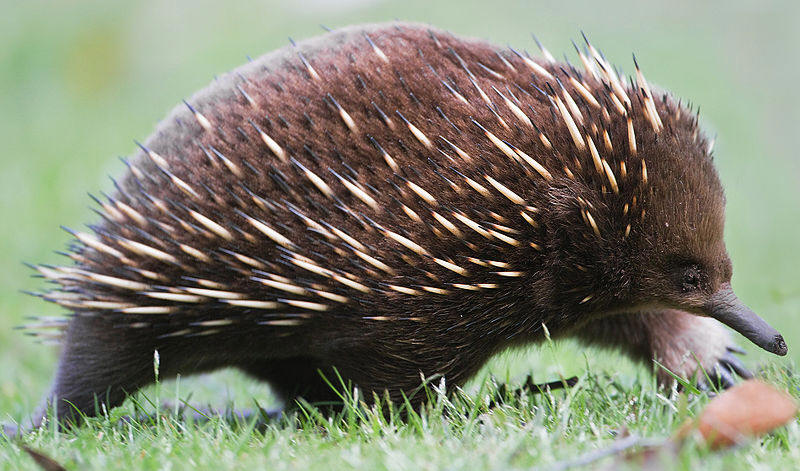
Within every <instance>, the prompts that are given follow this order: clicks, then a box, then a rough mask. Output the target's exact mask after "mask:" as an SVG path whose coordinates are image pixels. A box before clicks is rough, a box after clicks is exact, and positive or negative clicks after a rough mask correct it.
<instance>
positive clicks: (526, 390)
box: [489, 375, 578, 408]
mask: <svg viewBox="0 0 800 471" xmlns="http://www.w3.org/2000/svg"><path fill="white" fill-rule="evenodd" d="M576 384H578V377H577V376H573V377H571V378H566V379H559V380H556V381H548V382H546V383H535V382H533V377H532V376H531V375H528V377H527V378H525V384H523V385H522V386H520V387H518V388H516V389H514V390H513V391H512V392H511V393H510V394H509V392H508V385H507V384H506V383H502V384H500V385H499V386H498V387H497V391H495V393H494V395H493V396H492V399H491V400H490V401H489V407H490V408H491V407H495V406H496V405H498V404H501V403H503V402H505V400H506V399H507V398H514V399H519V398H521V397H522V396H523V395H524V394H541V393H546V392H550V391H555V390H557V389H569V388H571V387H573V386H575V385H576Z"/></svg>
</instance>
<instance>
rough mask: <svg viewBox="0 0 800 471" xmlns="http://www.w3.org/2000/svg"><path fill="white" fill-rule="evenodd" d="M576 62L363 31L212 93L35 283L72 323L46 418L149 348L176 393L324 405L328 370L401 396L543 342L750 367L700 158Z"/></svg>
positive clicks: (676, 117) (624, 90) (702, 147)
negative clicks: (217, 390) (739, 359)
mask: <svg viewBox="0 0 800 471" xmlns="http://www.w3.org/2000/svg"><path fill="white" fill-rule="evenodd" d="M587 47H588V49H586V50H584V52H580V54H581V59H582V60H583V62H584V63H585V67H586V68H585V69H582V70H581V71H579V70H577V69H576V68H575V67H573V66H572V65H570V64H566V63H557V62H553V61H548V60H540V59H531V58H529V57H527V56H526V55H524V54H521V53H517V52H516V51H513V50H508V49H500V48H497V47H495V46H494V45H491V44H489V43H487V42H484V41H480V40H470V39H463V38H458V37H455V36H453V35H451V34H449V33H445V32H441V31H438V30H434V29H432V28H430V27H427V26H421V25H414V24H404V23H396V24H386V25H370V26H359V27H351V28H345V29H341V30H338V31H334V32H331V33H329V34H325V35H323V36H321V37H319V38H316V39H312V40H308V41H304V42H301V43H298V44H296V45H292V46H289V47H286V48H284V49H281V50H279V51H276V52H273V53H271V54H268V55H265V56H263V57H261V58H259V59H257V60H254V61H252V62H250V63H248V64H246V65H244V66H242V67H240V68H239V69H236V70H235V71H233V72H231V73H229V74H227V75H225V76H223V77H221V78H219V79H217V80H216V81H215V82H214V83H213V84H211V85H210V86H209V87H208V88H206V89H205V90H203V91H201V92H199V93H198V94H196V95H195V96H193V97H191V98H190V99H188V100H186V103H185V105H180V106H178V107H177V108H175V109H174V110H173V111H172V113H171V114H170V115H169V116H168V117H167V118H166V119H165V120H164V121H163V122H162V123H161V124H160V125H159V126H158V128H157V129H156V131H155V133H154V134H153V135H152V136H151V137H150V138H148V139H147V140H146V141H145V142H144V143H143V144H141V151H139V152H138V153H137V155H135V156H134V157H133V158H132V159H130V161H127V162H126V163H127V164H128V166H129V171H128V172H127V173H126V174H125V176H124V177H123V178H122V179H121V181H120V182H119V184H118V185H117V191H116V192H115V194H113V195H112V196H109V197H106V198H105V199H104V200H102V201H100V200H98V203H99V204H100V206H101V211H100V214H101V216H102V220H101V221H99V222H98V223H97V224H96V225H94V226H91V229H92V231H91V233H83V232H75V233H74V234H75V236H76V238H77V240H78V242H79V243H76V244H75V246H74V247H73V252H72V254H71V257H72V258H73V259H74V261H75V264H74V265H73V266H67V267H50V266H39V267H37V270H39V272H40V273H41V274H42V275H44V276H45V277H46V278H48V279H50V280H52V281H54V282H55V283H57V285H58V286H57V289H55V290H53V291H51V292H49V293H44V294H42V297H44V298H45V299H47V300H50V301H54V302H57V303H59V304H61V305H63V306H65V307H67V308H68V309H70V310H71V311H72V312H74V316H72V317H71V318H70V319H69V322H68V326H67V327H66V332H65V336H64V339H63V351H62V353H61V358H60V362H59V366H58V372H57V374H56V377H55V380H54V383H53V388H52V390H51V392H50V393H49V394H48V396H47V399H46V401H45V405H48V404H50V405H53V406H55V410H56V412H57V414H58V417H59V420H62V421H64V422H65V423H66V422H68V421H76V420H77V419H78V414H76V412H80V413H81V414H85V415H89V416H91V415H94V414H95V413H96V411H97V406H98V405H100V404H102V405H105V406H106V407H113V406H115V405H118V404H120V403H121V401H122V400H123V399H124V398H125V396H126V395H127V394H130V393H133V392H134V391H136V390H137V389H139V388H141V387H142V386H145V385H147V384H148V383H150V382H152V380H153V354H154V351H155V350H157V351H158V352H159V356H160V374H161V377H162V378H167V377H171V376H174V375H176V374H179V373H180V374H182V375H186V374H191V373H197V372H202V371H211V370H214V369H217V368H221V367H237V368H240V369H242V370H244V371H245V372H247V373H249V374H251V375H253V376H255V377H256V378H260V379H263V380H265V381H268V382H269V383H270V384H271V385H272V386H274V387H275V389H276V390H277V391H278V392H279V393H280V394H281V395H282V396H283V398H284V399H285V400H287V401H291V400H292V399H294V398H296V397H298V396H303V397H304V398H305V399H307V400H309V401H311V402H315V401H324V400H330V399H334V398H335V396H334V394H333V391H332V390H331V389H330V388H329V387H328V386H327V385H326V384H325V383H324V382H323V380H322V379H321V378H320V376H319V371H321V372H323V373H324V374H327V375H328V377H334V373H333V370H334V368H335V369H336V371H338V374H339V375H341V376H342V377H343V378H344V379H345V380H347V381H350V382H352V384H356V385H358V386H359V388H360V389H361V391H364V392H365V397H366V398H367V400H369V399H370V398H371V397H372V394H371V393H372V392H375V393H378V394H383V393H384V391H387V392H388V393H389V395H390V397H391V398H393V399H395V400H399V399H400V398H401V397H402V394H403V393H406V394H409V393H410V392H411V391H413V390H414V389H416V388H417V387H418V386H419V385H420V381H421V377H422V376H424V377H433V376H436V375H443V376H444V377H446V379H447V385H448V387H449V388H453V387H456V386H458V385H460V384H463V383H464V382H465V381H466V380H467V379H468V378H470V377H471V376H472V375H473V374H474V373H475V372H476V371H477V370H478V369H479V368H480V367H481V366H482V365H483V364H484V363H485V362H486V360H487V359H488V358H490V357H491V356H492V355H494V354H495V353H497V352H499V351H502V350H504V349H506V348H509V347H511V346H515V345H524V344H528V343H531V342H537V341H540V340H542V339H543V338H544V328H543V325H544V326H546V327H547V329H548V330H549V332H550V333H551V335H552V336H553V337H556V338H562V337H569V336H574V337H577V338H580V339H583V340H585V341H587V342H589V343H594V344H600V345H603V346H612V347H616V348H619V349H621V350H622V351H624V352H627V353H628V354H630V355H631V356H632V357H634V358H637V359H641V360H644V361H647V362H648V363H651V361H652V360H653V359H657V360H658V361H659V362H660V363H661V364H663V365H664V366H665V367H666V368H668V369H669V370H671V371H673V372H674V373H676V374H678V375H682V376H687V377H688V376H692V375H693V374H695V373H696V371H697V369H698V366H700V367H703V368H705V369H707V370H709V371H711V370H713V369H714V368H715V367H717V366H719V365H723V366H726V367H727V368H728V369H737V368H736V367H735V366H731V365H732V363H731V360H730V358H729V357H730V351H729V349H730V348H732V347H733V345H732V341H731V338H730V336H729V334H728V331H727V329H726V328H725V327H724V326H722V324H720V323H719V322H717V321H716V320H713V319H709V318H707V317H700V316H699V315H700V314H705V312H703V309H704V306H706V305H707V303H708V298H709V296H711V295H712V294H713V293H716V292H718V291H719V290H721V289H723V288H726V287H729V285H728V283H729V281H730V278H731V264H730V261H729V258H728V255H727V253H726V250H725V246H724V244H723V238H722V235H723V219H724V197H723V192H722V187H721V184H720V181H719V179H718V176H717V173H716V171H715V169H714V166H713V163H712V159H711V156H710V150H709V143H708V142H707V141H706V139H705V137H703V135H702V133H701V132H700V131H699V129H698V123H697V118H696V116H695V115H693V114H692V113H691V112H690V111H689V110H687V109H686V108H685V107H683V106H681V105H680V104H679V103H678V102H676V101H675V100H674V99H673V98H671V97H670V96H669V95H667V94H665V93H661V92H658V93H655V92H654V91H651V89H650V88H649V87H648V86H647V84H646V82H644V79H643V77H641V75H640V74H637V80H636V81H635V82H634V81H633V80H631V81H630V82H626V81H625V79H624V78H623V77H620V76H618V75H617V72H616V71H615V70H614V69H613V68H611V66H610V65H608V63H607V62H605V60H604V59H603V58H602V56H600V55H599V54H598V53H597V52H596V51H595V50H594V48H592V47H590V46H588V43H587ZM546 56H549V55H546ZM637 72H638V67H637ZM687 273H688V283H689V285H687V284H686V283H687ZM726 289H727V288H726ZM725 371H728V370H725ZM740 371H741V370H740ZM657 373H658V377H659V379H660V380H661V382H663V383H667V382H668V381H669V378H670V376H669V375H668V374H667V373H665V372H664V371H663V370H659V371H658V372H657ZM419 399H420V396H419V395H418V396H415V399H414V401H418V400H419ZM39 420H41V419H39Z"/></svg>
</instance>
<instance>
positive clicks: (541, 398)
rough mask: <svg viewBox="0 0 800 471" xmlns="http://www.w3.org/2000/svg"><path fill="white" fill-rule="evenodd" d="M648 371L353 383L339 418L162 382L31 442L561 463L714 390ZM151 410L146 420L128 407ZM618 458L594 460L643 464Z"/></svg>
mask: <svg viewBox="0 0 800 471" xmlns="http://www.w3.org/2000/svg"><path fill="white" fill-rule="evenodd" d="M762 376H763V377H764V378H765V379H767V380H768V381H770V382H772V383H774V384H777V385H779V386H780V387H782V388H785V389H787V390H789V391H792V392H793V393H794V395H795V397H796V398H798V397H800V377H798V376H797V375H796V374H793V373H791V372H789V371H787V370H784V369H780V368H776V367H771V368H769V369H767V370H765V371H763V372H762ZM642 379H643V378H633V377H630V376H626V375H607V374H600V375H597V374H594V373H591V372H586V373H585V374H584V375H583V376H582V377H581V378H580V381H579V383H578V385H577V386H575V387H573V388H572V389H570V390H567V391H556V392H552V393H544V394H526V395H523V396H521V397H515V396H513V395H511V394H507V395H506V397H505V399H504V401H503V402H502V403H501V404H500V405H496V406H494V407H489V406H488V404H489V399H490V398H491V397H493V396H494V394H495V393H496V392H497V386H498V383H497V381H496V380H494V379H492V378H486V379H485V380H484V381H482V382H479V383H478V384H477V385H476V386H477V388H470V389H469V390H467V391H465V392H462V393H459V394H457V395H456V396H455V397H451V398H447V397H445V396H444V395H442V394H440V391H441V384H435V383H434V384H432V385H430V387H429V389H428V390H427V393H428V395H429V402H428V405H427V406H426V407H425V408H424V409H423V410H421V411H419V412H417V411H413V410H412V411H410V412H409V409H407V408H405V407H403V406H402V405H401V406H393V407H391V408H389V409H388V410H387V409H385V408H384V409H381V408H379V407H377V406H375V407H367V406H365V405H363V403H360V402H359V401H358V400H357V397H358V396H357V393H355V394H353V393H352V392H351V393H350V394H345V398H344V399H345V408H344V410H343V411H341V412H339V413H337V414H335V415H334V416H332V417H331V416H328V415H326V414H323V413H322V412H321V411H320V410H318V409H316V408H314V407H313V406H310V405H308V404H303V405H302V406H301V407H300V408H299V409H297V410H295V411H293V412H291V413H289V414H287V415H285V416H283V417H282V418H280V419H277V420H274V421H271V422H267V424H266V425H263V424H257V423H256V422H255V421H253V420H250V421H247V420H235V419H224V418H221V417H219V416H212V417H211V418H210V419H208V420H203V421H199V422H195V421H194V419H192V418H189V419H185V418H182V417H181V416H180V415H177V414H176V413H175V411H174V410H170V411H164V410H158V409H157V408H156V407H155V404H158V403H159V398H161V399H163V398H164V396H167V395H168V394H166V390H164V389H161V385H157V386H156V387H155V388H153V390H152V391H151V393H150V394H139V395H137V398H136V400H135V401H128V403H127V404H126V406H124V407H121V408H118V409H115V410H114V411H111V412H109V413H107V414H106V415H105V416H104V417H100V418H95V419H90V420H89V421H88V423H87V424H86V425H84V426H83V427H81V428H80V429H79V430H77V431H75V432H71V433H69V434H63V433H59V432H57V431H56V430H55V429H54V428H52V427H50V428H48V429H41V430H39V431H37V432H35V433H33V434H30V435H28V436H26V437H25V439H24V443H25V444H26V445H28V446H29V447H31V448H33V449H36V450H40V451H45V452H46V453H47V454H48V455H49V456H50V457H51V458H53V459H55V460H56V461H58V462H60V463H61V464H63V465H65V466H66V467H67V468H69V469H112V468H113V469H163V467H164V466H165V465H166V463H169V468H170V469H198V468H199V469H323V468H330V467H333V468H334V469H376V470H381V469H387V470H392V469H436V470H440V469H531V468H534V469H553V467H554V466H559V465H565V464H567V463H571V462H573V461H574V460H575V459H576V457H579V456H582V455H584V454H586V453H590V452H593V451H595V450H598V449H603V448H606V447H609V446H611V445H612V444H614V443H615V442H616V441H618V440H620V437H621V436H622V435H625V434H631V435H636V436H640V437H648V438H651V439H660V438H665V437H667V436H669V435H670V434H671V433H672V432H674V430H675V429H676V428H678V426H680V425H681V424H682V423H683V422H684V421H685V420H688V419H689V418H691V417H693V416H694V415H695V414H696V413H697V411H699V410H701V408H702V407H703V405H704V404H706V403H707V401H708V396H706V395H704V394H703V395H687V394H678V393H676V392H674V391H673V392H672V394H670V393H669V392H666V391H662V393H654V390H653V387H652V385H651V384H650V382H649V381H647V380H646V379H645V380H644V381H641V380H642ZM172 399H174V400H176V401H180V400H182V399H183V398H182V397H181V396H180V395H173V397H172ZM176 403H179V402H176ZM189 412H191V411H189ZM143 413H147V414H149V415H148V416H147V418H146V419H139V420H131V419H129V418H128V417H134V416H138V417H144V415H143ZM655 441H658V440H655ZM798 444H800V427H798V424H797V423H796V422H795V423H792V424H791V425H789V426H788V427H786V428H783V429H780V430H778V431H776V432H775V433H773V434H771V435H770V436H767V437H765V438H763V439H760V440H754V441H752V442H748V443H745V444H743V445H741V446H739V447H738V448H735V449H733V450H731V451H725V452H721V453H720V452H712V451H710V450H707V449H705V448H704V447H703V446H702V445H700V444H698V443H695V442H693V441H690V442H688V443H687V445H686V446H684V447H683V448H682V449H681V451H680V452H679V453H678V454H677V455H676V456H671V455H667V456H665V458H664V459H665V462H667V463H668V464H669V466H670V467H675V468H678V469H708V470H714V469H726V470H727V469H736V468H743V469H793V467H794V466H796V465H797V463H798V462H800V448H799V447H798V446H797V445H798ZM0 458H2V461H3V462H4V463H5V465H6V466H7V467H8V469H36V468H35V466H34V465H33V464H32V462H31V460H30V458H29V457H28V456H27V455H26V454H25V453H24V452H23V451H22V450H21V449H20V448H19V447H17V446H7V447H5V448H4V449H2V450H0ZM618 459H620V458H619V457H608V458H605V459H604V460H600V461H598V462H594V463H592V464H591V466H592V467H596V466H599V465H605V466H612V465H613V466H615V467H614V468H613V469H626V468H630V469H637V468H638V465H637V463H636V462H632V463H627V462H625V461H615V460H618Z"/></svg>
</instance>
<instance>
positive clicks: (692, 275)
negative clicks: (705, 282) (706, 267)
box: [681, 266, 700, 292]
mask: <svg viewBox="0 0 800 471" xmlns="http://www.w3.org/2000/svg"><path fill="white" fill-rule="evenodd" d="M681 287H682V289H683V291H684V292H690V291H696V290H698V289H700V269H699V268H698V267H696V266H691V267H689V268H687V269H686V270H685V271H684V272H683V279H682V280H681Z"/></svg>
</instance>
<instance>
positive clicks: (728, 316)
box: [705, 283, 788, 356]
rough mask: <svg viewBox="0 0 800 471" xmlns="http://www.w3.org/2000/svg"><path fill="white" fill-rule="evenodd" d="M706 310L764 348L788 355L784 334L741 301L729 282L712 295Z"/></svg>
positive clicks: (777, 353)
mask: <svg viewBox="0 0 800 471" xmlns="http://www.w3.org/2000/svg"><path fill="white" fill-rule="evenodd" d="M705 312H706V313H707V314H708V315H709V316H711V317H713V318H714V319H716V320H718V321H720V322H722V323H723V324H725V325H727V326H728V327H730V328H732V329H733V330H735V331H736V332H739V333H740V334H742V335H744V336H745V337H747V339H748V340H750V341H751V342H753V343H754V344H756V345H758V346H759V347H761V348H763V349H764V350H766V351H768V352H772V353H774V354H776V355H780V356H783V355H786V352H787V351H788V349H787V348H786V342H784V340H783V336H781V334H779V333H778V331H777V330H775V329H774V328H773V327H772V326H770V325H769V324H767V323H766V321H764V319H762V318H760V317H759V316H758V314H756V313H755V312H753V311H752V310H750V308H749V307H747V306H745V305H744V303H743V302H741V301H739V298H737V297H736V295H735V294H734V293H733V289H732V288H731V285H730V284H729V283H726V284H724V285H723V286H722V287H721V288H720V289H719V291H717V292H716V293H714V294H713V295H712V296H711V298H710V299H709V301H708V304H706V308H705Z"/></svg>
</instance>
